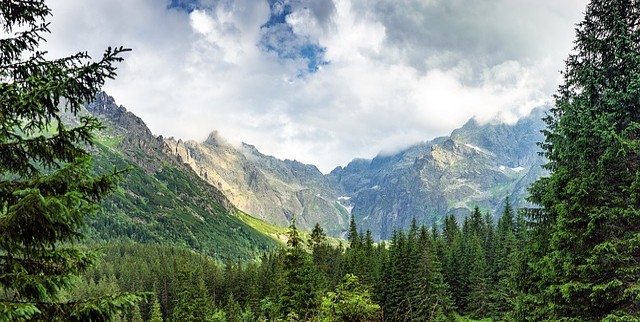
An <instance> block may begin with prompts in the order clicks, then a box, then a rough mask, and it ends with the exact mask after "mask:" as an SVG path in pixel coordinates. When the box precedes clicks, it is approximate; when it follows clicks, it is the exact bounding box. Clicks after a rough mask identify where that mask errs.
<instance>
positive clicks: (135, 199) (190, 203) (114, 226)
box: [87, 94, 278, 260]
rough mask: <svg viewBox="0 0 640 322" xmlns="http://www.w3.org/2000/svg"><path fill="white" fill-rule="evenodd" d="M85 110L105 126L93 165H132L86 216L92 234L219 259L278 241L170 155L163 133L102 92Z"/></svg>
mask: <svg viewBox="0 0 640 322" xmlns="http://www.w3.org/2000/svg"><path fill="white" fill-rule="evenodd" d="M87 110H88V112H89V113H92V114H94V115H97V116H99V117H100V118H101V119H102V120H103V124H104V125H105V130H104V131H102V132H101V133H98V136H97V139H98V144H97V145H96V146H95V148H94V167H95V169H96V171H98V172H100V173H104V172H108V171H111V170H113V168H114V167H117V168H119V169H121V168H130V169H131V171H129V172H128V173H127V174H125V175H124V177H123V181H122V182H121V184H120V185H119V188H118V190H117V191H116V193H114V194H113V195H112V196H111V197H109V198H108V200H106V201H105V203H104V211H102V212H101V213H100V214H98V215H96V216H95V217H93V218H91V219H90V220H89V224H90V228H89V236H90V237H92V238H94V239H98V240H109V239H115V238H121V237H127V238H131V239H133V240H135V241H140V242H163V243H168V244H175V245H184V246H188V247H190V248H192V249H194V250H197V251H200V252H202V253H205V254H208V255H210V256H213V257H214V258H217V259H221V260H225V259H251V258H254V257H255V255H257V254H258V253H260V252H263V251H264V250H267V249H272V248H275V247H278V243H277V242H276V241H275V240H274V239H273V238H272V237H270V236H268V235H266V234H264V233H261V232H259V231H257V230H255V229H254V228H252V227H251V226H249V225H247V224H246V223H245V222H244V221H242V220H241V219H240V218H239V217H238V216H237V213H236V210H235V208H234V207H233V206H232V205H231V204H230V203H229V202H228V200H227V199H226V198H225V197H224V196H223V195H222V194H221V193H220V192H219V191H218V190H217V189H215V188H214V187H212V186H210V185H209V184H207V183H206V182H205V181H204V180H202V179H201V178H200V177H199V176H198V175H197V174H195V173H194V172H193V171H192V170H191V169H189V168H188V167H185V166H184V165H183V164H181V163H180V162H178V161H177V160H175V159H173V158H172V157H171V156H169V155H167V154H166V153H165V152H164V143H163V140H162V138H156V137H154V136H153V135H152V134H151V132H150V131H149V129H148V128H147V127H146V125H144V122H142V120H140V119H139V118H138V117H136V116H135V115H133V114H131V113H129V112H127V111H126V110H125V109H124V108H123V107H121V106H117V105H116V104H115V102H114V100H113V98H111V97H109V96H107V95H106V94H101V95H99V96H98V98H97V99H96V101H95V102H93V103H91V104H89V105H87Z"/></svg>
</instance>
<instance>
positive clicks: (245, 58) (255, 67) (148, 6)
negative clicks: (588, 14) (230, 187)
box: [46, 0, 587, 172]
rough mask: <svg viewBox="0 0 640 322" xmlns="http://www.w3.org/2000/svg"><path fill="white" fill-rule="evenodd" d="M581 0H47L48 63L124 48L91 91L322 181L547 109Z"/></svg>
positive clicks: (166, 130) (180, 132)
mask: <svg viewBox="0 0 640 322" xmlns="http://www.w3.org/2000/svg"><path fill="white" fill-rule="evenodd" d="M586 2H587V1H586V0H171V1H167V0H91V1H86V0H51V1H49V2H48V3H49V5H50V7H51V8H52V10H53V17H52V19H51V22H52V25H51V30H52V34H51V35H49V36H48V37H47V39H48V42H47V45H46V49H47V50H49V52H50V56H51V57H59V56H63V55H69V54H72V53H74V52H77V51H89V53H90V54H92V55H93V56H94V57H100V55H101V53H102V51H103V50H104V49H105V48H106V47H107V46H120V45H122V46H125V47H130V48H132V49H133V51H132V52H130V53H128V54H126V56H125V58H126V60H125V62H123V63H121V64H120V65H119V76H118V78H117V79H116V80H114V81H110V82H109V83H108V84H107V85H106V86H105V90H106V91H107V92H108V93H109V94H110V95H112V96H114V98H115V99H116V101H117V102H118V103H119V104H122V105H124V106H125V107H126V108H127V109H129V110H130V111H133V112H134V113H136V114H137V115H138V116H140V117H142V119H143V120H144V121H145V122H146V123H147V125H148V126H149V127H150V128H151V130H152V131H153V132H154V133H155V134H156V135H164V136H174V137H176V138H182V139H185V140H186V139H195V140H198V141H202V140H204V139H205V138H206V137H207V135H208V134H209V133H210V132H211V131H213V130H217V131H218V132H219V133H220V134H221V135H222V136H223V137H225V138H227V139H228V140H229V141H230V142H231V143H240V142H247V143H250V144H253V145H255V146H256V147H257V148H258V149H259V150H260V151H262V152H263V153H266V154H270V155H274V156H276V157H278V158H281V159H284V158H288V159H297V160H299V161H301V162H305V163H312V164H315V165H317V166H318V167H319V168H320V170H322V171H323V172H328V171H330V170H331V169H333V168H334V167H335V166H338V165H346V164H347V163H348V162H349V161H350V160H351V159H353V158H355V157H364V158H371V157H373V156H375V155H377V154H378V153H380V152H382V153H390V152H395V151H397V150H399V149H401V148H403V147H406V146H408V145H411V144H414V143H416V142H420V141H425V140H429V139H432V138H433V137H435V136H440V135H446V134H448V133H450V131H451V130H452V129H454V128H456V127H459V126H461V125H462V124H464V122H465V121H467V120H468V119H469V118H471V117H476V118H477V119H479V120H480V121H495V120H500V121H505V122H513V121H515V120H517V118H518V117H521V116H523V115H526V114H527V113H528V112H529V111H530V110H531V109H532V108H534V107H536V106H541V105H543V104H545V103H548V102H549V101H550V100H551V96H552V95H553V93H554V91H555V89H556V87H557V85H558V82H559V81H560V76H559V70H561V69H562V68H563V60H564V58H565V57H566V56H567V54H568V53H569V51H570V50H571V48H572V41H573V36H574V29H575V24H576V23H577V22H579V21H580V20H581V19H582V14H583V12H584V8H585V5H586Z"/></svg>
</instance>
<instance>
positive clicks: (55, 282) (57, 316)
mask: <svg viewBox="0 0 640 322" xmlns="http://www.w3.org/2000/svg"><path fill="white" fill-rule="evenodd" d="M50 15H51V11H50V9H49V8H48V7H47V6H46V5H45V4H44V1H4V2H2V5H0V23H1V28H2V31H3V36H4V37H5V38H2V39H0V81H1V82H0V110H1V111H2V112H1V114H2V116H1V117H0V156H1V157H0V177H1V178H0V204H1V205H2V207H1V209H0V235H1V236H2V239H0V287H1V288H2V290H3V294H2V295H0V320H11V321H22V320H49V321H57V320H64V321H78V320H91V321H103V320H109V319H110V318H111V317H112V316H116V315H117V314H119V312H120V311H122V310H123V309H124V308H126V307H128V306H130V305H132V304H133V303H134V302H135V301H136V300H138V297H137V296H135V295H127V294H122V295H104V294H101V296H99V297H95V298H82V299H78V300H73V301H63V300H62V299H61V295H62V294H63V293H64V291H65V290H67V289H68V288H70V286H71V285H72V282H73V280H74V277H75V276H77V275H79V274H81V273H82V272H84V271H85V270H87V269H88V268H89V267H90V266H91V265H92V263H93V262H94V260H95V258H96V254H95V253H93V252H89V251H85V250H82V249H81V248H79V247H77V246H75V243H77V242H78V241H80V240H82V239H83V238H84V236H83V235H82V234H81V229H82V228H83V227H84V224H85V221H84V220H85V216H87V215H88V214H91V213H94V212H95V211H96V210H97V209H98V206H97V203H99V202H100V201H102V200H103V199H104V198H105V197H106V196H107V195H108V194H109V193H111V192H112V191H113V190H114V189H115V186H116V183H117V181H118V176H119V174H120V173H119V172H118V171H116V170H114V169H111V173H108V174H104V175H98V176H94V175H92V174H91V171H90V169H91V168H90V162H89V153H88V151H87V146H88V145H91V144H92V143H93V142H94V139H93V134H94V132H95V131H96V130H98V129H100V127H101V125H100V122H99V121H98V120H97V119H96V118H94V117H91V116H81V117H79V118H78V123H77V124H76V125H68V124H66V123H65V122H64V121H63V115H64V114H65V113H68V114H72V115H78V113H79V111H80V108H81V104H83V103H86V102H87V101H89V100H91V99H93V97H94V96H95V95H96V93H97V92H98V91H99V90H100V87H101V86H102V85H103V84H104V82H105V80H107V79H111V78H114V77H115V75H116V74H115V67H114V66H113V65H114V63H116V62H119V61H121V60H122V58H121V57H120V55H121V54H122V53H123V52H125V51H127V50H126V49H123V48H116V49H112V48H109V49H107V50H106V51H105V53H104V56H103V57H102V59H100V60H99V61H96V62H92V61H91V57H89V56H88V55H87V54H86V53H78V54H75V55H73V56H70V57H65V58H60V59H55V60H48V59H46V58H45V56H44V55H45V53H44V52H41V51H38V46H39V43H40V42H41V41H43V40H44V38H43V34H46V33H48V32H49V29H48V24H47V23H46V22H45V21H46V18H47V17H48V16H50Z"/></svg>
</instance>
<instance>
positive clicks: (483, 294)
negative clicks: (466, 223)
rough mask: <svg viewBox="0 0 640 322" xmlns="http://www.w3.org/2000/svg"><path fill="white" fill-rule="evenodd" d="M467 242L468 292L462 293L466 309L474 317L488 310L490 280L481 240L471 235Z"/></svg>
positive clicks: (482, 315)
mask: <svg viewBox="0 0 640 322" xmlns="http://www.w3.org/2000/svg"><path fill="white" fill-rule="evenodd" d="M467 243H469V245H468V246H469V255H468V256H469V259H468V263H469V268H470V269H469V277H468V281H469V282H468V293H466V294H464V296H465V300H466V310H467V311H468V312H470V313H471V315H472V316H473V317H475V318H481V317H485V316H487V315H488V314H489V312H490V310H491V309H490V307H491V305H490V294H491V280H490V278H489V267H488V266H487V262H486V257H485V254H484V251H483V249H482V240H481V239H480V237H479V236H477V235H473V236H471V239H470V240H468V241H467Z"/></svg>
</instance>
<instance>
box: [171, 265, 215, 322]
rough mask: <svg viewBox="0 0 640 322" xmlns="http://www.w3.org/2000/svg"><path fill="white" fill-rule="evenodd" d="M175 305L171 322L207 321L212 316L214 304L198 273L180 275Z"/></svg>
mask: <svg viewBox="0 0 640 322" xmlns="http://www.w3.org/2000/svg"><path fill="white" fill-rule="evenodd" d="M179 278H180V286H179V291H178V294H177V297H176V303H175V306H174V307H173V312H172V313H171V321H175V322H177V321H194V322H195V321H208V320H209V319H210V318H211V316H212V315H213V312H214V311H213V308H214V303H213V299H212V298H211V294H210V293H209V290H208V289H207V286H206V284H205V281H204V280H203V279H202V276H201V274H200V273H199V272H198V271H189V272H187V271H184V272H182V273H181V276H180V277H179Z"/></svg>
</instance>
